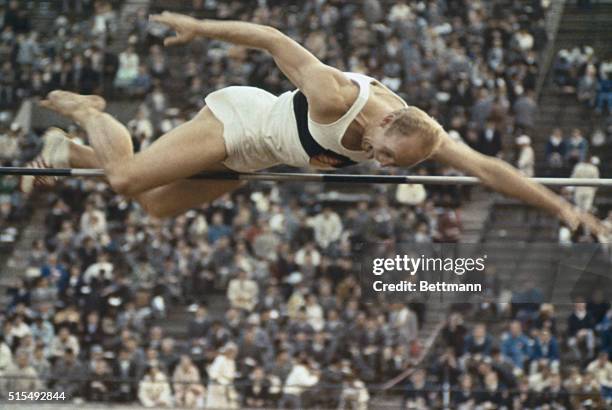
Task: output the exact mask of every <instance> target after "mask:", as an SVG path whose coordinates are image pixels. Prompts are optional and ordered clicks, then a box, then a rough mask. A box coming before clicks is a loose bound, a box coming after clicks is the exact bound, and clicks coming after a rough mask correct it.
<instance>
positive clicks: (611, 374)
mask: <svg viewBox="0 0 612 410" xmlns="http://www.w3.org/2000/svg"><path fill="white" fill-rule="evenodd" d="M586 371H587V373H590V374H591V375H593V378H594V379H595V380H596V381H597V383H599V387H600V388H601V395H602V396H603V399H604V400H605V401H606V403H607V404H608V405H612V362H610V360H609V358H608V353H607V352H601V353H599V356H597V359H595V360H593V361H592V362H591V363H590V364H589V365H588V366H587V368H586ZM606 408H608V407H606Z"/></svg>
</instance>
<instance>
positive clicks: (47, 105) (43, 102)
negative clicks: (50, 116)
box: [38, 100, 51, 108]
mask: <svg viewBox="0 0 612 410" xmlns="http://www.w3.org/2000/svg"><path fill="white" fill-rule="evenodd" d="M38 105H40V106H41V107H44V108H51V101H49V100H40V101H39V102H38Z"/></svg>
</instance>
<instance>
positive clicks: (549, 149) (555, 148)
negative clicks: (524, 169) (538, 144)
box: [545, 128, 566, 175]
mask: <svg viewBox="0 0 612 410" xmlns="http://www.w3.org/2000/svg"><path fill="white" fill-rule="evenodd" d="M545 156H546V163H547V165H548V166H549V167H550V168H553V169H558V168H562V167H563V166H564V164H565V157H566V143H565V139H564V138H563V132H562V131H561V128H555V129H554V130H553V132H552V133H551V134H550V137H548V141H547V142H546V151H545ZM555 175H558V174H556V173H555Z"/></svg>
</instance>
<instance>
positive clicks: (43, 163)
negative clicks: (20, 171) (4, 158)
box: [19, 127, 70, 195]
mask: <svg viewBox="0 0 612 410" xmlns="http://www.w3.org/2000/svg"><path fill="white" fill-rule="evenodd" d="M42 139H43V148H42V150H41V152H40V154H38V156H37V157H36V158H34V160H32V161H31V162H29V163H28V164H26V167H28V168H38V169H44V168H68V167H69V166H70V165H69V161H68V155H69V154H68V152H69V145H68V143H69V138H68V136H67V135H66V133H65V132H64V131H63V130H61V129H59V128H55V127H52V128H49V129H48V130H47V131H46V132H45V133H44V135H43V136H42ZM56 183H57V177H54V176H43V175H22V176H21V177H20V179H19V189H20V190H21V192H23V193H24V194H26V195H29V194H30V193H31V192H32V191H33V190H34V189H35V188H36V189H48V188H51V187H53V186H55V184H56Z"/></svg>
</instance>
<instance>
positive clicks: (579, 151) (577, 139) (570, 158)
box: [565, 128, 589, 167]
mask: <svg viewBox="0 0 612 410" xmlns="http://www.w3.org/2000/svg"><path fill="white" fill-rule="evenodd" d="M588 149H589V143H588V142H587V140H586V138H584V136H583V135H582V131H580V130H579V129H578V128H574V130H573V131H572V136H571V138H570V139H569V140H567V149H566V152H565V159H566V161H567V162H568V165H569V166H571V167H574V165H576V164H577V163H578V162H583V161H586V159H587V153H588Z"/></svg>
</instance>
